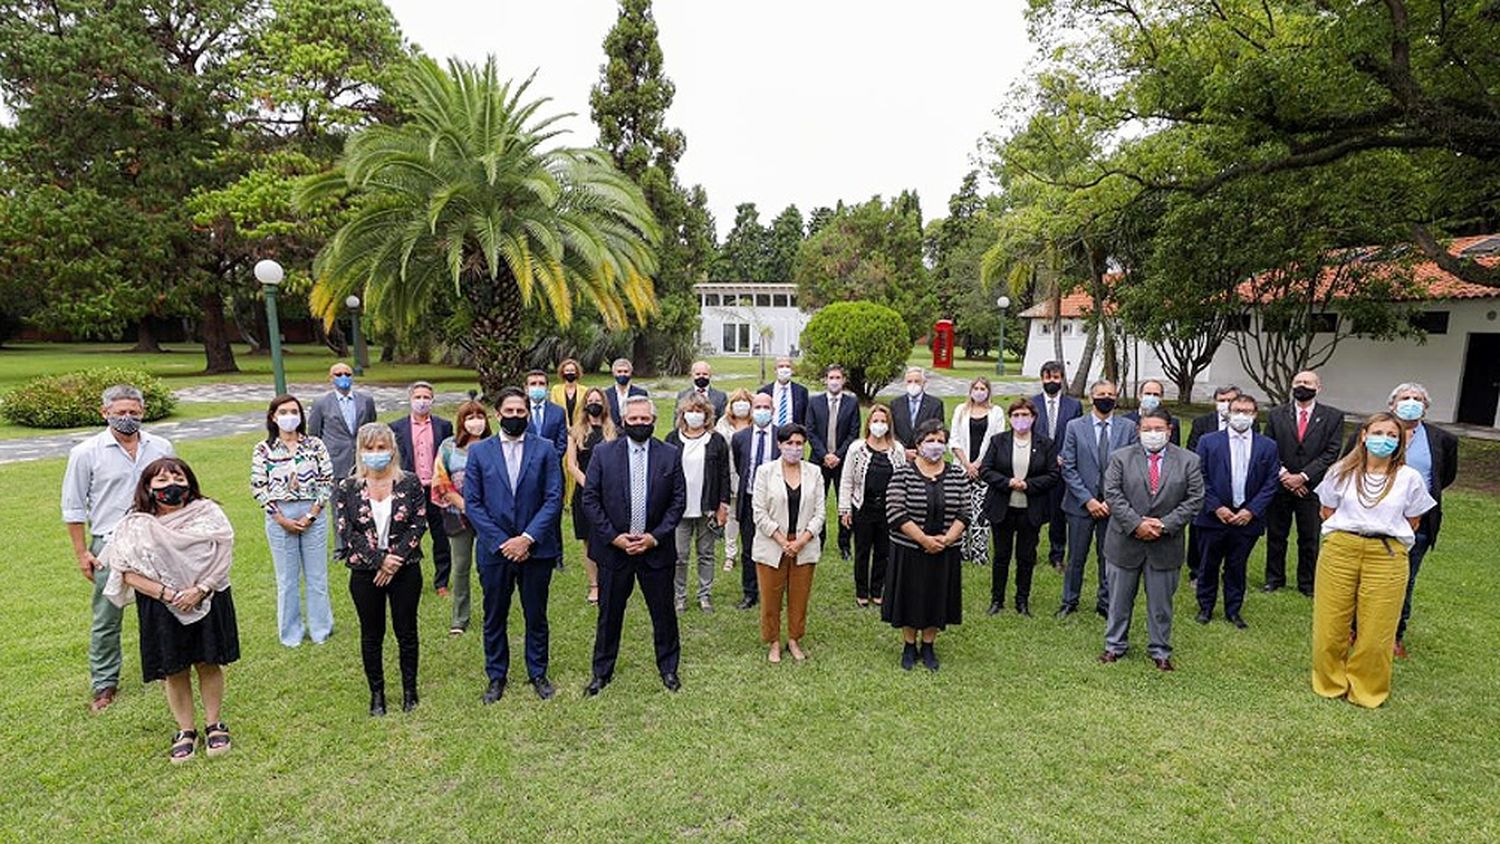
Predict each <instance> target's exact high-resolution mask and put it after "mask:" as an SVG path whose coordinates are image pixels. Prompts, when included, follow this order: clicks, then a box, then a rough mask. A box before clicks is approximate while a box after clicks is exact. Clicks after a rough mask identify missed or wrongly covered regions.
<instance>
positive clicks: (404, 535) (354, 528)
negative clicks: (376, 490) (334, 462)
mask: <svg viewBox="0 0 1500 844" xmlns="http://www.w3.org/2000/svg"><path fill="white" fill-rule="evenodd" d="M333 519H334V529H335V530H337V531H338V535H339V537H340V538H341V539H343V543H342V544H341V545H340V546H339V547H337V548H336V549H335V550H334V553H335V554H337V555H338V557H339V558H340V559H342V560H343V561H344V565H346V566H348V567H349V568H351V569H358V570H361V571H373V570H375V569H377V568H379V567H380V564H381V563H382V562H383V561H384V560H385V556H386V554H395V555H396V556H397V557H400V558H401V559H402V560H404V561H405V563H404V564H405V565H411V564H413V563H415V562H417V561H418V560H421V559H422V534H424V533H426V532H427V496H425V495H423V494H422V482H421V481H420V480H418V479H417V476H416V475H413V474H410V473H407V474H403V475H402V476H401V480H399V481H397V482H396V484H395V485H394V486H393V487H391V522H390V526H389V527H388V528H387V530H386V550H384V551H381V550H380V528H379V526H377V525H376V524H375V514H374V512H373V511H372V510H371V509H370V499H369V496H367V495H366V494H365V481H364V479H362V478H355V477H348V478H344V479H343V480H341V481H339V484H338V489H337V490H336V491H335V492H334V495H333Z"/></svg>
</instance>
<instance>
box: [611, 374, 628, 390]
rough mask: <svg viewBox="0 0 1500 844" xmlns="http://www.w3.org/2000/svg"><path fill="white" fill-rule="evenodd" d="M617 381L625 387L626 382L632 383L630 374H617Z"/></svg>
mask: <svg viewBox="0 0 1500 844" xmlns="http://www.w3.org/2000/svg"><path fill="white" fill-rule="evenodd" d="M615 383H616V384H619V385H620V386H621V387H623V386H625V385H626V384H629V383H630V376H629V375H616V376H615Z"/></svg>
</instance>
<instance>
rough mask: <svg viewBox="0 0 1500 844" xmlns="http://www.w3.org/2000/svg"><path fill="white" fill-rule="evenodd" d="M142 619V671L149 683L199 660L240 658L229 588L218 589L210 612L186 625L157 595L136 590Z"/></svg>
mask: <svg viewBox="0 0 1500 844" xmlns="http://www.w3.org/2000/svg"><path fill="white" fill-rule="evenodd" d="M135 604H136V615H137V616H138V617H139V618H140V620H141V674H142V675H143V676H144V677H145V679H146V682H147V683H150V682H152V681H155V680H160V679H162V678H164V677H167V676H169V675H172V674H176V673H178V672H181V671H186V670H187V669H189V668H191V667H192V666H194V665H197V664H198V663H200V662H206V663H208V664H210V665H228V664H229V663H231V662H234V661H236V660H238V659H239V658H240V633H239V625H238V624H237V623H236V622H235V617H234V598H232V597H231V596H230V594H229V590H228V589H225V590H224V591H223V592H215V593H214V596H213V602H212V603H211V604H210V605H209V610H208V615H206V616H204V617H203V618H201V619H199V620H197V621H195V622H193V623H192V624H183V623H182V622H181V621H179V620H178V619H177V616H175V615H173V614H172V610H171V609H170V608H169V607H168V606H167V605H166V604H163V603H162V602H161V601H158V600H156V599H155V598H148V597H146V596H145V595H141V594H139V593H137V595H136V601H135Z"/></svg>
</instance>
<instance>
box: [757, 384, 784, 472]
mask: <svg viewBox="0 0 1500 844" xmlns="http://www.w3.org/2000/svg"><path fill="white" fill-rule="evenodd" d="M791 399H792V388H791V387H790V386H784V387H782V388H781V406H780V408H779V409H778V410H777V411H776V424H777V425H786V424H787V423H788V422H790V421H791V409H790V408H789V407H788V405H789V404H790V403H791ZM757 465H759V464H758V463H757Z"/></svg>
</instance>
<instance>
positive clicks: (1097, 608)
mask: <svg viewBox="0 0 1500 844" xmlns="http://www.w3.org/2000/svg"><path fill="white" fill-rule="evenodd" d="M1094 612H1096V613H1098V614H1099V617H1100V618H1109V607H1106V606H1105V605H1103V604H1095V605H1094Z"/></svg>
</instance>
